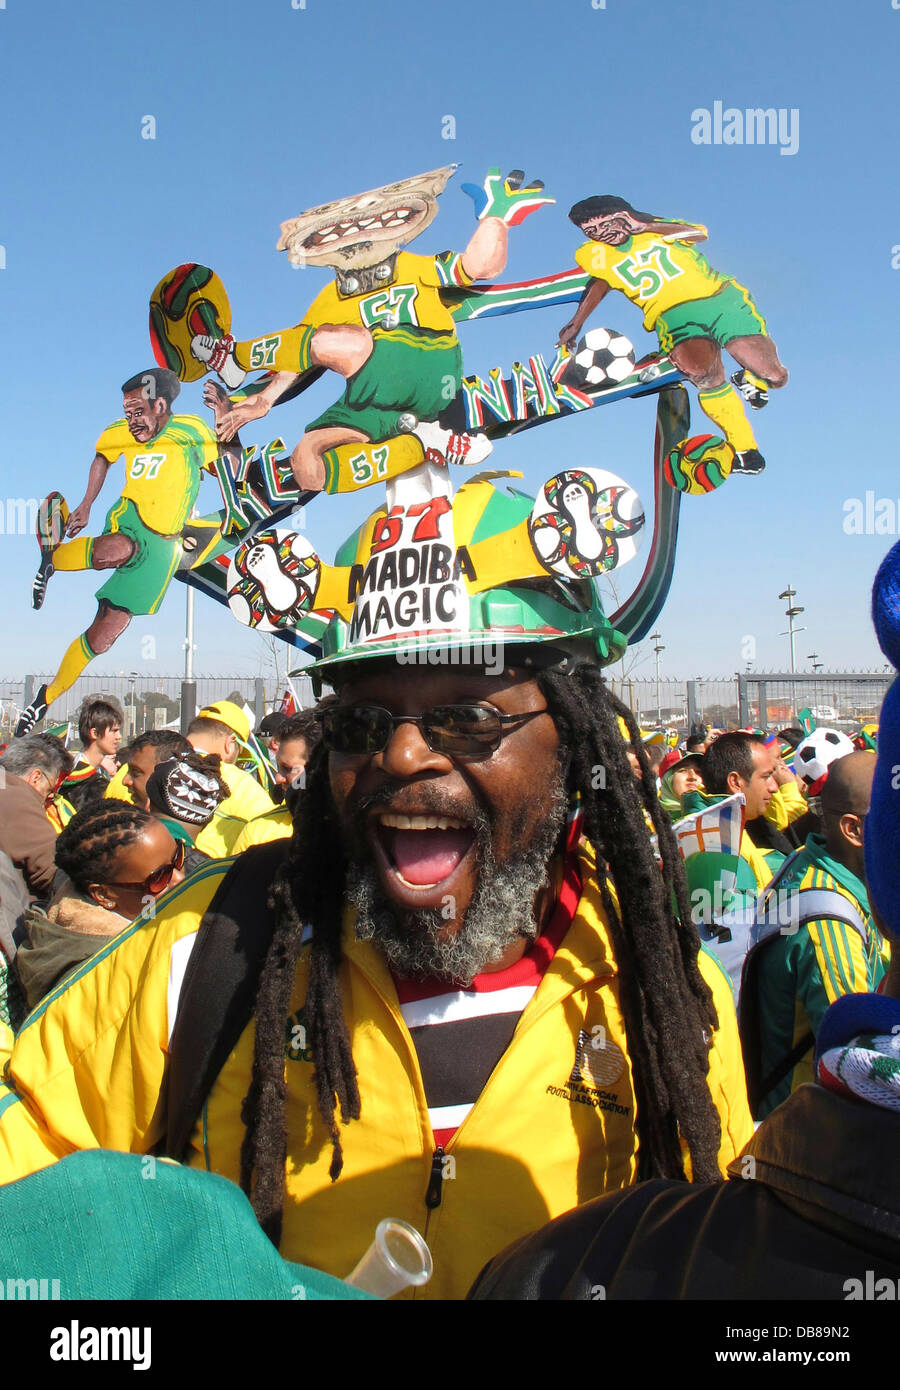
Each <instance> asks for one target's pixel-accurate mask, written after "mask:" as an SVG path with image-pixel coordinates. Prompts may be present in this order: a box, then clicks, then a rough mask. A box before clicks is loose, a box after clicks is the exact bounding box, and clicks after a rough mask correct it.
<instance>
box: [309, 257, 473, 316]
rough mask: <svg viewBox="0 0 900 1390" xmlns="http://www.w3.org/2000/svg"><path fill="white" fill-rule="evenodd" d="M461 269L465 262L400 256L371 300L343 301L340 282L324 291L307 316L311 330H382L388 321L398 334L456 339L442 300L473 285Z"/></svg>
mask: <svg viewBox="0 0 900 1390" xmlns="http://www.w3.org/2000/svg"><path fill="white" fill-rule="evenodd" d="M471 283H472V282H471V279H470V278H469V276H467V275H466V273H465V271H464V270H463V268H462V257H461V256H458V255H447V256H415V255H413V254H412V253H411V252H409V251H401V252H400V253H399V254H398V256H397V262H396V273H395V276H394V279H393V281H392V282H391V284H389V285H386V286H385V287H384V288H383V289H379V290H373V291H372V293H371V294H354V295H349V296H343V297H342V296H341V295H340V294H339V293H338V287H337V282H336V281H332V283H331V284H330V285H326V287H325V289H324V290H322V292H321V294H318V295H317V296H316V298H315V299H314V300H313V302H312V304H311V305H310V306H309V308H308V309H307V311H306V313H305V314H304V315H303V322H304V323H306V324H309V326H310V327H312V328H319V327H320V326H321V325H322V324H323V323H354V324H359V323H361V324H363V325H364V327H366V328H369V329H377V328H380V327H381V326H382V324H383V321H384V319H385V318H386V317H389V318H390V320H391V322H392V323H393V324H394V326H395V327H396V328H402V327H407V328H428V329H430V330H431V331H432V332H438V333H453V334H455V332H456V328H455V325H454V322H453V318H452V316H451V314H450V311H449V309H448V308H447V307H446V305H445V304H444V303H443V301H442V300H441V297H440V291H441V290H442V289H447V288H448V287H453V286H458V287H462V286H465V285H470V284H471Z"/></svg>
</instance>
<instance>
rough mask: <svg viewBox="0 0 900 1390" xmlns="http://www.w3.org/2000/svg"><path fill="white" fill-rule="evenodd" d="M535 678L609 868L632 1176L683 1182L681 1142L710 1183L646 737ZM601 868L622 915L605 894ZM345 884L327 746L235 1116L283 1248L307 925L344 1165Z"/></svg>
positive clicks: (702, 1086)
mask: <svg viewBox="0 0 900 1390" xmlns="http://www.w3.org/2000/svg"><path fill="white" fill-rule="evenodd" d="M537 681H538V685H539V687H540V688H541V690H542V692H543V694H544V696H545V698H546V700H547V706H548V708H549V709H550V711H551V713H552V715H553V718H554V720H555V721H556V725H557V728H558V730H559V735H560V741H561V743H562V744H563V745H564V747H565V749H566V750H567V751H568V752H569V754H570V757H571V763H570V772H569V778H570V787H571V788H572V789H573V790H578V791H579V792H580V794H581V801H582V806H583V808H584V824H585V833H586V835H587V837H588V839H589V840H590V841H591V842H592V843H593V844H594V845H595V846H596V848H597V851H598V855H600V856H602V860H601V863H600V866H599V868H600V871H599V873H598V882H599V886H600V893H601V896H602V901H603V905H604V908H605V910H606V914H607V918H608V921H609V931H610V937H611V940H612V945H613V950H614V952H615V958H616V961H617V964H618V968H619V988H620V1006H621V1009H622V1015H623V1019H624V1022H625V1029H626V1033H627V1038H628V1050H629V1056H630V1058H631V1062H632V1068H633V1075H634V1088H635V1099H636V1112H637V1120H636V1125H637V1134H638V1139H639V1157H640V1167H641V1172H640V1176H641V1177H674V1178H682V1179H683V1178H684V1177H685V1172H684V1167H683V1163H682V1157H681V1149H680V1145H679V1130H680V1133H681V1134H682V1135H683V1136H684V1139H685V1141H686V1143H687V1145H688V1149H689V1151H690V1155H691V1169H692V1177H693V1180H694V1181H695V1182H714V1181H718V1180H719V1177H720V1175H719V1170H718V1164H717V1154H718V1148H719V1138H720V1126H719V1118H718V1115H717V1113H716V1110H715V1107H714V1106H713V1103H712V1098H711V1097H710V1094H709V1089H708V1087H707V1084H706V1075H707V1071H708V1045H709V1042H710V1039H711V1036H712V1030H713V1029H714V1028H716V1027H717V1026H718V1019H717V1017H716V1012H715V1007H714V1005H713V1002H712V996H711V993H710V991H709V988H708V986H707V984H706V982H705V981H704V979H703V977H702V975H701V974H700V970H699V967H698V964H697V955H698V952H699V941H698V938H697V933H696V930H695V928H694V926H693V923H692V921H691V911H690V901H689V898H688V891H687V884H686V882H685V878H684V870H683V868H682V862H681V856H680V855H679V852H678V847H677V844H676V841H675V836H674V833H673V831H672V827H671V823H670V821H669V819H668V817H667V816H666V814H665V812H664V811H663V810H662V808H661V806H660V804H659V801H658V799H657V795H656V784H655V778H654V776H653V774H652V772H651V770H650V765H649V762H648V760H647V755H646V753H645V751H644V747H643V743H642V740H641V736H640V730H639V729H638V727H637V724H636V723H635V720H634V716H633V715H632V713H631V711H630V710H629V709H628V708H627V706H625V705H623V704H622V703H621V702H620V701H619V700H617V699H616V698H615V696H614V695H612V694H611V693H610V691H609V689H608V687H607V686H606V683H605V682H604V681H603V679H602V677H601V675H600V672H599V670H598V669H597V668H595V667H588V666H585V667H581V668H579V669H578V670H577V671H576V672H575V673H573V674H569V675H561V674H559V673H556V672H552V671H549V672H546V673H544V674H541V675H539V676H538V677H537ZM330 698H333V697H330ZM617 715H618V716H620V717H621V718H622V719H624V721H625V723H626V726H627V728H628V732H629V735H630V738H631V746H632V748H633V749H634V750H635V752H636V754H637V758H638V762H639V764H640V768H641V783H640V791H639V792H638V788H637V783H636V781H635V778H634V774H633V773H632V771H631V768H630V765H629V763H628V759H627V757H626V744H625V741H624V740H623V738H622V736H621V734H620V733H619V726H618V724H617V722H616V716H617ZM598 765H599V766H600V767H602V768H603V769H604V770H605V773H606V776H605V778H604V780H605V782H606V789H605V790H603V791H598V790H597V789H596V788H595V781H596V778H595V772H596V769H597V767H598ZM643 810H646V811H647V813H648V815H649V816H650V818H651V820H652V823H653V826H654V829H655V831H656V834H657V835H658V837H659V847H660V853H661V855H662V858H663V867H662V871H660V868H659V866H658V864H657V863H656V860H655V859H654V857H653V853H652V850H651V847H650V843H649V837H648V834H647V826H646V823H645V821H644V817H643ZM604 861H605V864H606V865H607V866H608V872H609V876H610V878H611V879H612V882H613V885H614V888H615V893H616V898H617V899H618V905H617V904H616V902H615V901H614V899H613V895H612V893H611V892H610V889H609V887H608V884H607V882H606V875H605V873H604V872H603V862H604ZM345 877H346V861H345V859H344V854H343V850H342V847H341V838H340V830H339V827H338V825H337V823H336V818H335V816H334V811H333V807H332V803H331V793H330V788H329V782H328V754H327V750H326V749H325V747H324V746H323V745H320V746H319V747H318V748H317V749H316V750H315V752H314V753H313V755H312V757H311V759H310V761H309V763H308V765H307V780H306V794H305V796H304V797H303V798H302V800H301V801H300V802H299V804H298V807H297V810H296V816H295V821H294V835H293V839H292V841H291V846H290V850H289V852H288V855H287V856H286V858H285V859H284V861H283V862H282V864H281V867H280V868H279V870H278V872H277V874H276V876H275V878H274V880H273V882H272V887H271V890H270V893H269V905H270V907H271V908H272V909H273V911H274V913H275V930H274V933H273V936H272V942H271V945H270V947H269V950H268V954H267V956H266V961H265V964H264V966H263V970H262V974H261V976H260V983H259V990H258V993H257V998H256V1009H255V1016H256V1041H255V1046H254V1055H253V1072H252V1077H251V1082H250V1088H249V1090H248V1092H247V1095H246V1098H245V1100H244V1104H243V1108H242V1111H241V1118H242V1120H243V1122H244V1125H245V1126H246V1132H245V1135H244V1140H243V1144H242V1146H241V1179H240V1180H241V1187H242V1188H243V1190H244V1191H245V1192H246V1193H247V1195H248V1196H249V1197H250V1200H251V1202H252V1205H253V1209H254V1211H255V1213H256V1217H257V1220H258V1221H259V1223H260V1225H261V1227H262V1229H263V1230H264V1231H265V1232H266V1234H267V1235H268V1236H269V1239H270V1240H272V1241H273V1243H274V1244H275V1245H277V1244H278V1242H279V1240H280V1237H281V1221H282V1204H283V1199H284V1173H285V1163H286V1158H287V1130H286V1122H285V1105H286V1083H285V1076H284V1045H285V1023H286V1019H287V1016H288V1010H289V1008H290V1000H291V994H292V992H293V987H294V975H295V971H296V966H297V959H298V957H299V954H300V945H301V940H302V937H303V930H304V925H305V924H307V923H309V924H311V925H312V928H313V930H312V937H311V942H310V963H309V983H308V987H307V995H306V1003H305V1006H304V1022H305V1026H306V1041H307V1046H308V1047H309V1048H310V1049H311V1050H312V1054H313V1059H314V1067H315V1072H314V1076H315V1085H316V1097H317V1103H318V1110H319V1114H320V1115H321V1117H322V1120H323V1121H324V1123H325V1126H326V1128H327V1130H328V1133H329V1136H330V1138H331V1145H332V1158H331V1166H330V1169H329V1174H330V1177H331V1179H332V1181H334V1180H335V1179H336V1178H337V1177H338V1176H339V1174H340V1171H341V1167H342V1164H343V1156H342V1152H341V1142H340V1135H339V1131H338V1125H337V1120H336V1116H335V1112H336V1108H337V1106H340V1114H341V1120H342V1121H343V1122H344V1123H346V1122H347V1121H348V1120H350V1119H358V1118H359V1114H360V1095H359V1087H358V1085H357V1079H356V1069H355V1067H354V1065H353V1056H352V1052H351V1046H350V1034H349V1030H348V1028H347V1024H346V1020H345V1018H344V1012H343V1005H342V998H341V988H340V980H339V970H340V965H341V958H342V955H341V921H342V917H343V908H344V885H345ZM673 899H674V902H675V904H676V907H677V912H676V911H675V910H673V906H672V901H673Z"/></svg>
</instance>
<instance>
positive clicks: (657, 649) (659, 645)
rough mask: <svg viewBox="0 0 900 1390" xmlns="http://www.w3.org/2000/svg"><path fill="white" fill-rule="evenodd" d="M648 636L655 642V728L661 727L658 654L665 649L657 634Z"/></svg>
mask: <svg viewBox="0 0 900 1390" xmlns="http://www.w3.org/2000/svg"><path fill="white" fill-rule="evenodd" d="M650 636H651V637H652V638H653V640H654V641H655V642H656V646H655V647H654V648H653V650H654V651H655V652H656V727H657V728H661V727H662V702H661V700H660V696H659V654H660V652H664V651H665V650H666V649H665V647H664V646H663V644H662V638H661V636H660V634H659V633H658V632H651V634H650Z"/></svg>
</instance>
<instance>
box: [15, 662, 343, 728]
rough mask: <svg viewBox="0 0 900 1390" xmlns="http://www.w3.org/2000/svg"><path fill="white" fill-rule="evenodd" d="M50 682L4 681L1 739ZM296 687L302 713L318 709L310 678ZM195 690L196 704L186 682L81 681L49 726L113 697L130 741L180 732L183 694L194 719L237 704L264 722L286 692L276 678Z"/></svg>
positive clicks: (200, 681) (239, 679) (228, 679)
mask: <svg viewBox="0 0 900 1390" xmlns="http://www.w3.org/2000/svg"><path fill="white" fill-rule="evenodd" d="M50 679H52V677H51V676H49V675H40V674H34V675H26V676H24V677H20V678H19V679H18V680H16V679H14V678H11V679H3V678H0V734H2V735H3V736H4V737H9V734H10V733H11V731H12V729H13V728H14V727H15V723H16V720H17V718H18V716H19V713H20V712H21V710H23V709H24V708H25V706H26V705H27V704H28V703H29V701H30V700H31V698H32V696H33V695H34V692H35V691H36V690H37V689H38V688H39V687H40V686H41V685H42V684H43V683H44V682H45V681H49V680H50ZM291 685H292V686H293V689H294V691H295V694H296V698H297V702H298V705H299V706H300V708H303V709H305V708H307V707H308V706H310V705H313V704H315V699H314V697H313V693H312V681H311V680H310V678H309V676H294V677H292V679H291ZM194 686H195V689H196V696H195V698H194V699H193V700H191V692H190V691H185V688H184V682H183V678H182V677H181V676H138V675H121V674H119V675H89V676H81V677H80V679H79V680H77V681H76V682H75V684H74V685H73V686H72V688H71V689H70V690H67V691H66V692H65V694H64V695H61V696H60V697H59V699H58V700H55V701H54V703H53V705H52V707H51V709H50V713H49V715H48V717H47V723H53V724H61V723H62V722H63V721H64V720H67V719H74V718H75V716H76V715H77V712H78V707H79V705H80V704H81V702H82V700H83V699H84V698H85V697H86V696H99V695H111V696H113V698H114V699H116V700H117V701H118V702H119V704H120V705H121V706H122V709H123V711H124V715H125V720H124V727H123V729H122V733H123V735H124V736H125V737H126V738H128V737H130V736H131V735H132V734H134V733H138V732H142V731H143V730H144V729H161V728H164V727H166V726H168V725H173V726H175V727H176V728H177V727H179V726H180V724H181V713H182V695H183V694H185V695H186V696H187V698H188V707H187V712H188V716H189V717H190V715H191V714H192V713H193V710H196V709H202V708H203V706H204V705H210V704H213V703H214V702H215V701H216V700H233V701H234V702H235V704H237V705H241V706H243V705H245V704H246V705H248V706H249V707H250V709H251V710H253V712H254V715H255V718H256V722H259V720H260V719H261V718H262V717H263V715H264V714H267V713H268V712H269V710H271V709H273V708H278V707H279V706H280V704H281V699H282V696H283V695H284V690H285V686H284V681H283V679H282V680H280V681H278V682H276V681H275V679H274V677H272V678H270V679H269V680H264V679H263V678H262V677H259V676H256V677H254V676H228V675H225V676H197V677H195V680H194ZM191 705H192V706H193V708H191Z"/></svg>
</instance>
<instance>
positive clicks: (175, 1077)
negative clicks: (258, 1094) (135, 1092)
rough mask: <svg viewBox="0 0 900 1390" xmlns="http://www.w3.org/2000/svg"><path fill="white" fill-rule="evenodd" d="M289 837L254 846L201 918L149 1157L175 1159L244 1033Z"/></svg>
mask: <svg viewBox="0 0 900 1390" xmlns="http://www.w3.org/2000/svg"><path fill="white" fill-rule="evenodd" d="M289 844H290V842H289V841H288V840H275V841H272V842H270V843H268V844H264V845H254V846H253V847H252V848H251V849H248V850H246V851H245V852H244V853H243V854H242V855H240V856H239V857H238V858H237V859H236V860H235V861H234V863H233V864H232V866H231V868H230V869H229V870H228V872H227V874H226V875H225V877H224V879H223V880H222V882H221V883H220V884H219V887H218V889H217V890H216V893H215V895H214V897H213V899H212V902H211V903H210V905H209V907H208V908H207V910H206V912H205V913H204V915H203V918H202V920H201V922H200V930H199V932H198V934H197V940H196V942H195V943H194V948H193V950H192V952H191V958H190V960H189V961H188V965H187V969H186V970H185V974H184V982H183V984H182V987H181V994H180V996H179V1000H178V1012H177V1014H176V1016H175V1027H174V1029H173V1030H172V1037H171V1041H170V1044H169V1065H168V1070H167V1073H166V1095H165V1110H166V1130H165V1134H164V1135H163V1137H162V1138H161V1139H160V1141H159V1143H158V1145H157V1146H156V1152H157V1153H160V1154H165V1155H167V1156H168V1157H170V1158H174V1159H177V1160H178V1161H179V1162H181V1161H182V1160H183V1159H184V1156H185V1152H186V1150H187V1148H188V1145H189V1143H190V1138H191V1135H192V1133H193V1130H194V1125H195V1124H196V1122H197V1118H198V1116H199V1115H200V1112H201V1110H202V1109H203V1104H204V1101H205V1100H206V1097H207V1096H208V1095H209V1093H210V1091H211V1090H212V1087H213V1083H214V1082H215V1079H216V1077H217V1076H218V1075H219V1072H220V1071H221V1070H222V1067H223V1066H224V1065H225V1061H226V1059H227V1057H228V1055H229V1053H230V1052H231V1051H232V1049H233V1048H234V1046H235V1045H236V1043H237V1041H238V1039H239V1037H240V1036H241V1033H242V1032H243V1031H244V1029H245V1028H246V1026H247V1024H248V1023H249V1021H250V1019H251V1017H252V1015H253V1009H254V1005H255V1003H256V991H257V986H258V984H259V977H260V974H261V973H262V967H263V962H264V961H265V958H266V952H267V951H268V949H269V943H270V941H271V939H272V932H273V930H274V925H275V924H274V914H273V912H272V910H271V908H270V907H269V905H268V897H269V886H270V884H271V882H272V880H273V878H274V877H275V874H276V873H277V871H278V869H279V868H280V866H281V864H282V863H283V862H284V859H285V856H286V855H287V853H288V849H289Z"/></svg>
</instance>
